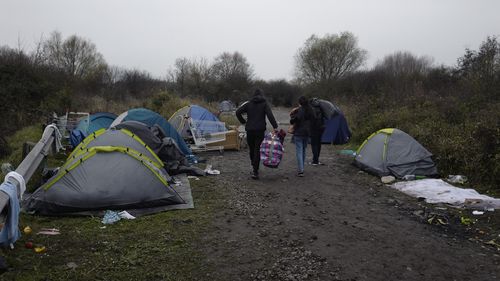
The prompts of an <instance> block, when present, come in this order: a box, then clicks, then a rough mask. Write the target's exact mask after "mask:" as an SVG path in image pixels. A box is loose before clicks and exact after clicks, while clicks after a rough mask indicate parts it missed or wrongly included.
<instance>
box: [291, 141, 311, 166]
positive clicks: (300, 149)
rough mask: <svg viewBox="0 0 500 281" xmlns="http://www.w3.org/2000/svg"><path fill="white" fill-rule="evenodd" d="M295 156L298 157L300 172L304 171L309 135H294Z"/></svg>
mask: <svg viewBox="0 0 500 281" xmlns="http://www.w3.org/2000/svg"><path fill="white" fill-rule="evenodd" d="M294 141H295V156H296V157H297V166H298V169H297V171H298V172H304V161H305V160H306V148H307V142H308V141H309V138H308V137H301V136H294Z"/></svg>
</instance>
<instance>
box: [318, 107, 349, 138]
mask: <svg viewBox="0 0 500 281" xmlns="http://www.w3.org/2000/svg"><path fill="white" fill-rule="evenodd" d="M325 127H326V128H325V131H324V132H323V136H321V142H322V143H330V144H345V143H347V142H348V141H349V139H350V138H351V130H350V129H349V126H348V125H347V120H346V119H345V117H344V114H337V115H335V116H333V117H332V118H331V119H329V120H326V123H325Z"/></svg>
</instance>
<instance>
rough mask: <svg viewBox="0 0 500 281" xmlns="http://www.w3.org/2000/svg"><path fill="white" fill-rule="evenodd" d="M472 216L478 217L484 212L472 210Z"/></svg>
mask: <svg viewBox="0 0 500 281" xmlns="http://www.w3.org/2000/svg"><path fill="white" fill-rule="evenodd" d="M472 214H473V215H476V216H479V215H482V214H484V212H483V211H476V210H474V211H472Z"/></svg>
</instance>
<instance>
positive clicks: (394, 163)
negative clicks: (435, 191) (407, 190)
mask: <svg viewBox="0 0 500 281" xmlns="http://www.w3.org/2000/svg"><path fill="white" fill-rule="evenodd" d="M431 156H432V154H431V153H430V152H429V151H427V149H425V147H423V146H422V145H421V144H420V143H419V142H417V141H416V140H415V139H414V138H412V137H411V136H410V135H408V134H407V133H405V132H403V131H401V130H398V129H391V128H388V129H382V130H378V131H377V132H375V133H373V134H372V135H371V136H370V137H368V138H367V139H366V140H365V141H364V142H363V144H361V146H360V147H359V149H358V151H357V153H356V157H355V158H354V164H355V165H356V166H358V167H360V168H361V169H363V170H365V171H367V172H370V173H372V174H375V175H377V176H387V175H391V174H392V175H394V176H395V177H397V178H402V177H404V176H405V175H421V176H435V175H437V168H436V165H435V164H434V162H433V161H432V159H431Z"/></svg>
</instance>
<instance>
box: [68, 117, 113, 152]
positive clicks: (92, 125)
mask: <svg viewBox="0 0 500 281" xmlns="http://www.w3.org/2000/svg"><path fill="white" fill-rule="evenodd" d="M115 119H116V114H113V113H109V112H98V113H94V114H91V115H90V116H89V117H88V118H83V119H82V120H80V122H78V125H77V126H76V128H75V129H74V130H73V131H71V135H70V142H71V145H72V146H73V147H76V146H77V145H78V144H79V143H80V142H82V140H83V139H85V138H86V137H87V136H88V135H90V134H92V133H93V132H95V131H97V130H100V129H103V128H104V129H107V128H109V125H111V123H113V121H114V120H115Z"/></svg>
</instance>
